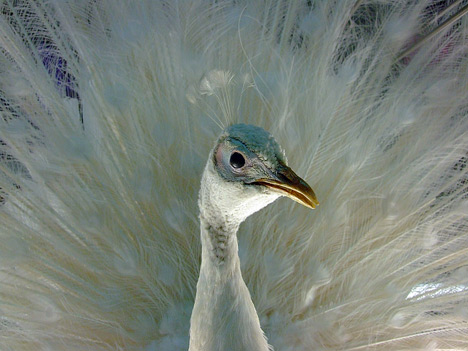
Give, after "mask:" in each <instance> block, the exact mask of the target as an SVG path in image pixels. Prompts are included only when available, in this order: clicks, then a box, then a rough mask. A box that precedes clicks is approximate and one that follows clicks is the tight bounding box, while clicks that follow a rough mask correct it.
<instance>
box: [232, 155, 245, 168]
mask: <svg viewBox="0 0 468 351" xmlns="http://www.w3.org/2000/svg"><path fill="white" fill-rule="evenodd" d="M229 164H230V165H231V167H232V168H235V169H239V168H242V167H244V165H245V158H244V156H242V154H241V153H239V152H236V151H234V152H233V153H232V154H231V158H230V159H229Z"/></svg>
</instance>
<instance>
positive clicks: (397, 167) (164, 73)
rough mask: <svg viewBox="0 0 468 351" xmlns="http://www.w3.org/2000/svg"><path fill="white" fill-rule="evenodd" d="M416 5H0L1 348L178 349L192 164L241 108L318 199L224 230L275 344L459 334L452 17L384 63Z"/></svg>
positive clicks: (363, 342) (193, 247) (460, 85)
mask: <svg viewBox="0 0 468 351" xmlns="http://www.w3.org/2000/svg"><path fill="white" fill-rule="evenodd" d="M411 3H412V2H405V1H392V2H388V3H385V4H384V3H382V2H380V1H375V2H373V1H337V2H333V1H321V2H318V1H317V2H312V6H309V5H308V4H307V2H306V1H304V2H302V1H249V2H229V1H226V2H217V3H211V2H208V1H191V2H172V1H171V2H163V1H139V2H133V1H128V2H126V1H99V2H94V1H86V0H83V1H70V2H67V1H49V2H43V1H38V2H35V1H34V2H33V1H31V2H29V1H18V2H16V1H5V2H3V3H2V5H1V6H2V14H1V15H0V47H1V48H2V51H1V52H2V54H1V55H0V73H1V74H0V93H1V100H0V103H1V108H0V113H1V118H0V140H1V141H2V144H1V146H0V147H1V154H0V155H1V159H2V162H1V163H0V170H1V172H0V187H1V189H0V191H1V194H3V195H1V196H2V197H3V198H4V201H5V205H3V206H1V207H0V222H1V223H2V225H1V226H0V239H1V242H2V245H0V263H1V267H0V279H1V280H0V316H1V317H0V338H1V344H2V348H3V349H5V350H31V349H52V350H84V349H93V350H116V349H117V350H119V349H121V350H124V349H125V350H156V349H157V350H161V349H162V350H164V349H168V350H177V349H184V348H187V347H188V326H189V312H188V313H187V311H190V307H191V305H192V304H193V300H194V294H195V285H196V281H197V278H198V270H199V268H198V267H199V257H200V252H201V250H200V244H199V226H198V209H197V194H198V188H199V184H200V177H201V174H202V169H203V166H204V164H205V161H206V157H207V155H208V153H209V150H210V149H211V147H212V145H213V142H214V140H216V138H217V136H218V134H219V133H220V132H221V130H222V129H223V128H224V127H226V126H227V125H229V124H231V123H238V122H243V123H250V124H256V125H259V126H262V127H263V128H265V129H266V130H268V131H270V132H271V133H272V134H273V135H274V136H275V137H276V139H277V140H278V141H279V143H280V144H281V145H282V146H283V147H284V149H285V150H286V154H287V156H288V159H289V164H290V166H291V167H292V168H294V170H295V171H296V172H297V173H298V174H299V175H301V177H303V178H304V179H305V180H307V181H308V182H309V183H310V184H311V185H312V187H313V188H314V190H315V191H316V193H317V196H318V199H319V201H320V207H319V208H318V209H317V210H316V211H313V212H310V210H308V209H306V208H301V207H300V206H297V205H295V204H293V203H292V202H289V201H287V200H280V201H277V203H275V204H273V205H271V206H270V207H269V208H268V209H266V210H263V211H262V212H261V213H258V214H256V215H255V216H254V217H253V218H251V219H249V220H247V221H246V222H245V224H244V225H243V226H241V228H240V233H239V240H240V242H239V247H240V248H241V252H240V256H241V259H242V262H241V264H242V274H243V277H244V279H245V281H246V283H247V286H248V288H249V291H250V294H251V296H252V300H253V303H254V305H255V307H256V309H257V312H258V313H259V318H260V323H261V325H262V328H263V330H264V331H265V333H266V334H267V336H268V340H269V343H270V344H271V345H272V346H273V347H274V348H275V350H277V351H280V350H310V349H315V350H336V349H344V350H346V349H349V350H360V349H371V350H372V349H381V350H388V349H465V348H467V347H468V344H467V340H468V337H467V329H468V326H467V314H468V312H467V311H466V308H465V307H464V306H466V304H467V289H466V287H467V285H468V282H467V280H466V279H467V278H466V275H465V274H463V273H462V272H465V270H466V267H467V265H468V259H467V257H468V255H467V254H468V236H467V229H466V228H467V213H468V212H467V211H466V209H467V203H466V201H467V199H466V177H467V169H466V150H467V144H468V142H467V140H468V135H467V134H468V119H467V118H466V115H467V113H466V112H467V111H466V106H467V95H468V93H467V91H468V87H467V79H466V77H467V59H466V34H467V31H466V19H465V18H462V19H461V21H459V22H458V23H456V25H455V26H453V27H452V28H447V29H446V30H445V31H442V32H441V33H439V34H438V35H436V37H435V38H432V39H431V40H429V41H427V42H426V43H425V45H423V46H422V47H421V48H420V49H418V50H417V51H416V52H414V53H412V54H411V55H409V57H408V58H406V59H404V60H402V61H401V62H395V57H396V56H397V55H398V54H399V53H400V52H401V51H402V50H403V49H404V48H406V46H407V45H409V43H407V42H406V40H407V39H406V38H408V40H409V41H410V42H411V40H413V39H412V38H413V35H412V32H415V33H414V37H417V35H418V34H420V33H418V32H419V31H421V32H422V31H423V30H424V29H425V27H424V25H423V24H424V21H425V19H426V17H429V16H426V15H423V11H425V10H424V9H425V8H427V7H428V6H429V5H430V2H429V1H419V2H418V4H417V5H412V4H411ZM403 19H405V20H403ZM406 19H408V20H409V21H410V22H407V21H406ZM400 24H402V25H404V27H402V26H400ZM40 38H42V39H46V40H45V41H46V42H49V43H53V45H50V47H49V48H46V49H44V48H42V49H41V48H39V46H38V42H40V40H39V39H40ZM41 50H42V51H41ZM44 50H45V52H46V53H44ZM41 52H42V53H41ZM46 54H47V55H51V56H52V54H54V55H55V63H52V66H53V67H55V66H58V65H59V63H58V61H57V57H61V58H62V59H64V60H66V62H67V68H66V71H67V72H68V73H69V74H70V75H72V76H73V77H74V82H73V83H72V86H73V88H74V89H75V90H76V92H77V93H78V94H79V96H80V100H81V104H82V111H83V112H82V115H83V124H81V123H80V111H79V108H78V107H76V104H77V100H76V99H73V98H70V97H68V98H67V97H65V95H66V94H65V88H64V86H63V84H62V85H61V86H59V87H58V86H57V85H58V83H57V79H55V74H53V73H52V74H50V73H49V72H48V71H47V69H46V68H45V67H44V65H43V64H42V57H43V56H41V55H46ZM210 72H218V73H220V74H221V73H223V72H224V73H223V74H222V75H221V76H220V75H217V76H216V77H214V76H212V74H210ZM215 78H216V79H215ZM220 78H223V79H221V80H220ZM206 82H208V83H209V84H208V85H206ZM221 83H222V84H221ZM203 86H206V87H209V88H210V89H211V90H210V94H207V92H206V91H205V90H203ZM70 100H72V101H70ZM74 104H75V107H73V105H74ZM18 162H19V163H18ZM10 258H11V259H10ZM418 287H419V290H418ZM421 287H427V288H421ZM415 294H416V295H415ZM187 306H189V307H187ZM174 311H181V312H174ZM182 311H185V312H182ZM168 325H170V326H177V327H167V326H168ZM169 330H170V331H169ZM184 342H185V345H184Z"/></svg>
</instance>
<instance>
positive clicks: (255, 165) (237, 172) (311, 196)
mask: <svg viewBox="0 0 468 351" xmlns="http://www.w3.org/2000/svg"><path fill="white" fill-rule="evenodd" d="M280 196H287V197H289V198H291V199H293V200H294V201H297V202H299V203H301V204H302V205H305V206H307V207H310V208H315V207H316V206H318V201H317V198H316V196H315V193H314V191H313V190H312V188H311V187H310V186H309V185H308V184H307V183H306V182H305V181H304V180H302V179H301V178H300V177H299V176H297V175H296V173H294V171H293V170H292V169H291V168H289V167H288V165H287V160H286V156H285V154H284V151H283V150H282V148H281V147H280V146H279V144H278V143H277V142H276V140H275V139H274V138H273V136H272V135H271V134H269V133H268V132H266V131H265V130H264V129H262V128H260V127H256V126H253V125H247V124H235V125H233V126H230V127H228V128H227V129H226V130H225V131H224V132H223V133H222V134H221V136H220V137H219V138H218V140H217V142H216V145H215V147H214V148H213V150H212V153H211V157H210V159H209V160H208V163H207V166H206V169H205V172H204V176H203V180H202V189H201V192H200V209H201V210H203V205H207V202H208V203H209V207H216V209H217V210H219V212H221V213H219V214H224V215H225V217H226V218H229V217H231V218H232V217H234V218H235V217H237V219H238V221H239V222H242V221H243V220H244V219H245V218H247V217H248V216H249V215H251V214H253V213H254V212H256V211H258V210H260V209H261V208H263V207H265V206H267V205H268V204H270V203H271V202H273V201H274V200H276V199H277V198H278V197H280ZM219 214H218V215H219Z"/></svg>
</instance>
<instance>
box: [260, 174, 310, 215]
mask: <svg viewBox="0 0 468 351" xmlns="http://www.w3.org/2000/svg"><path fill="white" fill-rule="evenodd" d="M256 183H258V184H262V185H265V186H267V187H269V188H270V189H272V190H273V191H275V192H277V193H280V194H281V195H284V196H287V197H289V198H290V199H292V200H294V201H296V202H299V203H300V204H302V205H304V206H306V207H309V208H311V209H315V208H316V207H317V206H318V205H319V201H318V200H317V196H316V195H315V193H314V191H313V190H312V188H311V187H310V186H309V184H307V183H306V182H305V181H304V180H303V179H302V178H300V177H299V176H298V175H297V174H296V173H294V171H293V170H292V169H291V168H289V167H288V166H286V165H281V168H280V169H279V170H278V171H277V173H276V174H274V175H273V176H272V177H271V178H265V179H260V180H258V181H257V182H256Z"/></svg>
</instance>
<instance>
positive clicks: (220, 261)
mask: <svg viewBox="0 0 468 351" xmlns="http://www.w3.org/2000/svg"><path fill="white" fill-rule="evenodd" d="M201 197H202V196H201ZM200 200H201V201H200V231H201V242H202V262H201V268H200V276H199V278H198V284H197V294H196V297H195V305H194V307H193V312H192V318H191V321H190V347H189V351H215V350H236V351H251V350H256V351H267V350H269V348H268V344H267V341H266V339H265V336H264V334H263V331H262V329H261V327H260V321H259V319H258V316H257V312H256V310H255V307H254V305H253V302H252V299H251V297H250V293H249V291H248V289H247V286H246V285H245V283H244V280H243V279H242V275H241V270H240V260H239V255H238V245H237V236H236V233H237V230H238V228H239V225H240V223H241V222H242V220H243V219H235V218H236V216H226V215H224V214H223V213H220V212H219V211H216V208H213V206H211V204H210V203H209V202H206V201H203V199H202V198H201V199H200ZM205 200H206V199H205ZM233 218H234V219H233Z"/></svg>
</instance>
